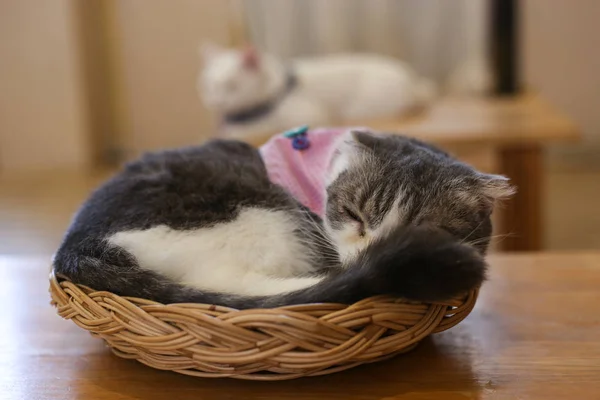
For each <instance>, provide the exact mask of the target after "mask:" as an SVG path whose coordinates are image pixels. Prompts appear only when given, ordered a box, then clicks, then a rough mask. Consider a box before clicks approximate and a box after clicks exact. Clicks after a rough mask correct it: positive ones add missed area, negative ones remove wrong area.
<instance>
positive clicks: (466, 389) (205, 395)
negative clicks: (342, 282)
mask: <svg viewBox="0 0 600 400" xmlns="http://www.w3.org/2000/svg"><path fill="white" fill-rule="evenodd" d="M49 258H50V257H36V258H27V257H7V256H5V257H0V274H1V276H0V301H1V302H2V305H3V311H2V318H1V319H0V332H2V335H0V398H7V399H11V400H21V399H27V400H29V399H36V400H37V399H60V400H63V399H90V400H93V399H100V400H107V399H166V398H172V399H184V400H185V399H194V400H196V399H263V400H266V399H297V400H300V399H345V400H359V399H360V400H370V399H380V400H381V399H386V400H391V399H400V398H402V399H404V398H408V399H439V398H444V399H480V398H485V399H562V398H571V399H577V400H583V399H597V398H598V395H599V393H600V379H599V377H600V302H598V300H597V299H598V288H599V287H600V252H588V253H561V254H543V253H542V254H523V255H501V256H500V255H499V256H494V257H492V258H491V264H492V268H491V274H490V275H491V276H490V278H491V279H490V281H489V282H488V283H487V284H486V285H485V286H484V288H483V290H482V292H481V295H480V299H479V302H478V305H477V307H476V309H475V310H474V311H473V313H472V314H471V315H470V316H469V317H468V318H467V320H465V321H464V322H463V323H462V324H460V325H459V326H457V327H455V328H453V329H452V330H450V331H448V332H445V333H442V334H439V335H435V336H434V337H433V338H431V339H429V340H426V341H425V342H423V343H422V344H421V345H420V346H419V347H417V348H416V349H415V350H414V351H412V352H411V353H409V354H406V355H404V356H399V357H397V358H395V359H392V360H390V361H386V362H381V363H377V364H371V365H366V366H363V367H358V368H356V369H353V370H350V371H346V372H342V373H338V374H334V375H331V376H324V377H317V378H306V379H300V380H295V381H287V382H246V381H233V380H227V379H224V380H214V379H200V378H192V377H187V376H180V375H178V374H175V373H170V372H164V371H158V370H153V369H151V368H149V367H146V366H144V365H141V364H138V363H136V362H133V361H129V360H123V359H119V358H117V357H115V356H113V355H112V354H110V352H109V351H108V350H107V349H106V348H105V347H104V346H103V344H102V342H101V341H100V340H98V339H95V338H92V337H91V336H89V335H88V334H86V333H85V332H83V331H82V330H80V329H79V328H78V327H76V326H75V325H74V324H72V323H70V322H68V321H63V320H61V319H60V318H59V317H58V316H56V315H55V313H54V310H53V309H52V308H51V307H50V305H49V304H48V300H49V297H48V293H47V272H48V268H47V265H48V261H49Z"/></svg>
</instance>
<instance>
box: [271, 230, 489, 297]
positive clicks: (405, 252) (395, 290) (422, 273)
mask: <svg viewBox="0 0 600 400" xmlns="http://www.w3.org/2000/svg"><path fill="white" fill-rule="evenodd" d="M486 268H487V265H486V263H485V260H484V258H483V255H482V254H480V253H479V252H478V251H477V250H476V249H475V248H474V247H473V246H470V245H467V244H463V243H461V242H460V241H459V240H458V239H457V238H455V237H453V236H452V235H450V234H449V233H447V232H446V231H444V230H442V229H439V228H435V227H413V228H404V227H403V228H398V229H397V230H396V231H394V232H392V233H391V234H390V235H389V236H387V237H385V238H383V239H381V240H378V241H376V242H374V243H372V244H371V245H370V246H369V247H368V248H366V249H365V250H364V251H363V252H362V253H361V254H360V255H359V257H358V258H357V259H356V261H355V262H354V264H352V265H351V266H349V268H347V269H346V270H344V271H343V272H342V273H340V274H338V275H336V276H334V277H331V278H327V279H324V280H323V281H321V282H319V283H318V284H316V285H315V286H312V287H309V288H307V289H304V290H300V291H296V292H292V293H286V294H283V295H280V296H276V297H273V298H271V299H265V301H266V305H268V306H269V307H273V306H280V305H286V304H303V303H323V302H332V303H344V304H350V303H353V302H356V301H358V300H361V299H364V298H366V297H370V296H375V295H381V294H388V295H393V296H397V297H402V298H407V299H410V300H417V301H425V302H433V301H440V300H448V299H451V298H453V297H455V296H458V295H460V294H462V293H466V292H467V291H469V290H471V289H473V288H476V287H478V286H479V285H481V284H482V283H483V281H484V280H485V275H486ZM263 305H265V304H263Z"/></svg>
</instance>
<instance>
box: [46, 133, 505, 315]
mask: <svg viewBox="0 0 600 400" xmlns="http://www.w3.org/2000/svg"><path fill="white" fill-rule="evenodd" d="M355 138H356V142H357V146H358V147H359V148H358V149H357V150H358V151H360V152H362V153H364V157H366V158H368V160H369V162H368V163H360V165H356V166H353V167H352V168H350V169H349V170H347V171H345V172H343V173H342V174H341V175H340V176H339V177H338V178H337V179H336V180H335V181H334V182H333V183H332V184H331V185H330V186H329V187H328V188H327V193H328V202H327V211H326V218H327V219H328V220H329V223H330V224H331V226H332V227H335V226H336V225H338V224H340V222H342V221H343V220H344V219H345V218H348V214H347V212H346V210H347V209H354V210H357V211H359V212H360V213H361V214H362V215H364V216H365V217H366V218H367V223H368V224H369V226H370V227H376V226H377V225H378V224H380V223H381V221H382V216H383V215H384V214H385V213H386V212H387V211H389V210H390V208H391V207H392V206H393V205H394V199H395V198H396V197H397V195H398V192H399V191H402V192H403V193H405V197H403V199H404V202H403V203H402V204H401V206H402V207H404V209H406V211H407V212H406V213H405V214H406V215H405V216H404V218H403V220H402V221H398V227H397V228H396V229H395V230H394V231H393V232H391V233H390V235H389V237H388V238H385V239H382V240H378V241H377V242H376V243H373V244H372V245H370V246H369V247H368V248H367V249H366V250H364V252H363V253H362V254H361V255H360V256H359V257H358V259H357V261H356V263H355V265H352V266H348V267H347V268H346V269H341V268H339V267H340V266H339V263H338V262H336V261H335V259H334V260H332V257H331V254H326V253H325V252H324V250H323V246H322V245H321V243H322V242H323V241H324V239H319V238H322V236H321V235H323V233H322V232H321V231H319V230H317V229H315V227H314V223H315V222H316V223H317V224H321V223H322V221H321V220H320V218H319V217H318V216H316V215H314V214H313V213H311V212H310V211H308V209H306V208H305V207H304V206H302V205H301V204H299V203H298V202H297V201H296V200H295V199H294V198H292V197H291V196H290V195H289V194H288V193H287V192H286V191H285V190H284V189H283V188H281V187H279V186H277V185H275V184H273V183H271V182H270V181H269V179H268V176H267V172H266V169H265V167H264V164H263V162H262V159H261V158H260V155H259V153H258V151H257V150H256V149H254V148H252V147H250V146H249V145H246V144H244V143H241V142H237V141H224V140H215V141H212V142H209V143H207V144H205V145H203V146H199V147H191V148H184V149H179V150H169V151H163V152H159V153H151V154H148V155H145V156H144V157H142V158H141V159H139V160H137V161H135V162H133V163H131V164H128V165H127V166H126V167H125V168H124V170H123V171H122V172H121V173H119V174H118V175H116V176H115V177H113V178H112V179H111V180H109V181H108V182H106V183H105V184H104V185H102V186H101V187H100V188H99V189H97V190H96V191H95V192H94V193H93V194H92V195H91V196H90V198H89V199H88V200H87V201H86V203H85V204H84V205H83V206H82V208H81V209H80V211H79V212H78V213H77V215H76V216H75V218H74V221H73V223H72V225H71V227H70V228H69V230H68V231H67V233H66V235H65V238H64V240H63V243H62V244H61V246H60V248H59V250H58V252H57V254H56V257H55V260H54V265H55V269H56V271H57V273H59V274H60V275H62V276H65V277H68V278H69V279H71V280H72V281H74V282H76V283H80V284H84V285H87V286H90V287H92V288H94V289H97V290H109V291H112V292H114V293H117V294H120V295H126V296H134V297H143V298H147V299H151V300H155V301H158V302H162V303H175V302H203V303H209V304H220V305H226V306H231V307H236V308H249V307H273V306H280V305H286V304H296V303H310V302H322V301H331V302H342V303H349V302H353V301H356V300H358V299H360V298H363V297H366V296H371V295H376V294H394V295H398V296H405V297H410V298H413V299H416V300H436V299H442V298H447V297H450V296H454V295H456V294H458V293H460V292H462V291H465V290H468V289H470V288H472V287H474V286H476V285H479V284H481V282H482V281H483V279H484V276H485V268H486V265H485V262H484V261H483V258H482V255H483V254H484V252H485V249H486V248H487V245H488V239H487V238H488V237H489V235H490V233H491V223H490V218H489V216H490V214H491V211H492V207H493V203H494V200H495V198H492V197H490V196H491V195H490V193H494V196H497V193H508V192H509V190H508V185H507V184H506V182H504V181H503V180H502V179H501V178H498V177H494V176H491V175H484V174H481V173H479V172H477V171H475V170H473V169H472V168H471V167H469V166H467V165H464V164H462V163H459V162H457V161H456V160H454V159H452V158H451V157H449V156H448V155H447V154H445V153H443V152H442V151H440V150H438V149H436V148H434V147H432V146H430V145H427V144H424V143H421V142H419V141H416V140H414V139H408V138H404V137H399V136H382V137H375V136H373V135H370V134H368V133H356V134H355ZM489 188H494V189H495V191H493V190H489ZM246 207H257V208H265V209H270V210H272V209H276V210H282V211H288V212H289V213H290V215H293V217H294V218H295V220H296V221H297V224H298V230H297V232H296V234H297V235H298V237H299V239H300V240H303V241H304V242H306V243H307V246H308V247H309V249H307V250H309V251H311V252H314V254H315V260H314V263H315V265H316V266H317V267H318V268H317V270H319V271H320V273H327V274H328V276H329V278H327V279H325V280H324V281H323V282H322V284H318V285H316V286H315V287H311V288H308V289H307V290H302V291H298V292H294V293H289V294H284V295H280V296H271V297H242V296H235V295H225V294H221V293H214V292H208V291H200V290H198V289H194V288H190V287H185V286H183V285H181V284H179V283H177V282H174V281H171V280H169V279H168V278H166V277H164V276H161V275H160V274H157V273H155V272H152V271H148V270H145V269H142V268H140V267H139V265H138V264H137V261H136V260H135V257H133V256H132V255H131V254H129V253H128V252H126V251H125V250H123V249H121V248H118V247H116V246H111V245H109V244H108V243H107V241H106V238H107V237H108V236H110V235H111V234H114V233H116V232H120V231H124V230H132V229H148V228H151V227H154V226H157V225H166V226H168V227H170V228H172V229H176V230H189V229H194V228H199V227H208V226H211V225H214V224H216V223H219V222H224V221H231V220H233V219H235V218H236V216H237V215H238V213H239V212H240V210H242V209H244V208H246ZM307 232H310V233H307ZM465 239H466V240H467V241H469V242H470V241H474V242H476V243H477V249H475V248H474V247H472V246H469V245H467V244H463V243H462V241H463V240H465ZM217 267H218V266H215V268H217Z"/></svg>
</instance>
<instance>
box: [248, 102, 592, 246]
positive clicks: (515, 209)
mask: <svg viewBox="0 0 600 400" xmlns="http://www.w3.org/2000/svg"><path fill="white" fill-rule="evenodd" d="M343 125H351V126H368V127H370V128H373V129H374V130H377V131H385V132H396V133H402V134H406V135H410V136H414V137H416V138H419V139H422V140H426V141H430V142H433V143H436V144H438V145H439V146H440V147H442V148H444V149H446V150H447V151H449V152H451V153H452V154H454V155H455V156H457V157H458V158H459V159H461V160H463V161H465V162H468V163H470V164H472V165H474V166H475V167H476V168H479V169H481V170H483V171H486V172H490V173H502V174H505V175H507V176H508V177H510V178H511V180H512V182H513V184H514V185H515V186H517V188H518V193H517V195H516V196H515V197H514V198H513V199H512V200H511V201H509V202H507V204H506V205H505V207H504V208H503V209H502V212H501V214H500V215H499V218H500V229H499V232H500V233H510V234H511V235H510V236H508V237H507V238H505V239H503V240H502V242H501V243H500V246H501V249H502V250H506V251H534V250H540V249H542V247H543V243H542V239H543V235H542V232H543V221H542V215H543V208H544V201H543V200H544V199H543V197H544V148H545V147H547V146H548V145H551V144H555V143H561V142H569V141H576V140H578V139H579V138H580V134H579V131H578V129H577V127H576V126H575V124H574V123H573V122H572V121H571V120H570V119H569V118H567V117H566V116H565V115H563V114H562V113H561V112H559V111H558V110H556V109H555V108H554V107H552V106H551V105H549V104H548V103H546V102H545V101H543V100H542V99H541V98H540V97H539V96H536V95H533V94H527V95H522V96H516V97H497V98H464V99H459V98H447V99H442V100H440V101H439V102H437V103H436V104H434V105H433V106H432V107H431V108H429V109H427V110H426V111H424V112H422V113H420V114H418V115H415V116H412V117H410V118H405V119H402V120H396V121H393V120H388V121H362V122H360V123H351V124H348V123H344V124H343ZM271 134H272V133H268V134H265V135H259V136H254V137H252V138H243V139H244V140H247V141H249V142H251V143H252V144H254V145H257V146H259V145H261V144H262V143H264V142H265V141H266V140H267V139H268V138H269V137H270V136H271Z"/></svg>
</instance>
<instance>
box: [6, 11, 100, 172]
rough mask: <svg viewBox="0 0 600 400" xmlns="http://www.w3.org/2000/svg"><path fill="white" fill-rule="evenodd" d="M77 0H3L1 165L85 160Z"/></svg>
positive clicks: (52, 164) (15, 166) (33, 166)
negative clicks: (75, 10)
mask: <svg viewBox="0 0 600 400" xmlns="http://www.w3.org/2000/svg"><path fill="white" fill-rule="evenodd" d="M74 22H75V21H74V18H73V0H52V1H37V0H2V1H0V170H15V169H41V168H56V167H81V166H84V165H86V164H87V163H88V160H89V157H88V155H89V152H88V146H87V135H86V134H85V133H86V117H85V110H84V106H83V103H82V96H83V86H82V80H81V71H80V69H79V60H78V52H77V43H76V35H75V34H74V33H75V23H74Z"/></svg>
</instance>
